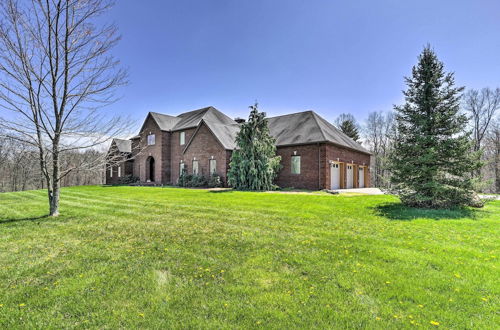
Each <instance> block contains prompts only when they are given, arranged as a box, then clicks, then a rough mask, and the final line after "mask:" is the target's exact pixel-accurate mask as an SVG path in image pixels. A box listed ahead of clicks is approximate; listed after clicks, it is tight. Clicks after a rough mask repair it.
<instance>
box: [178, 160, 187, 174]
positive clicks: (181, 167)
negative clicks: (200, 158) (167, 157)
mask: <svg viewBox="0 0 500 330" xmlns="http://www.w3.org/2000/svg"><path fill="white" fill-rule="evenodd" d="M185 169H186V164H185V163H181V164H180V166H179V175H182V174H183V173H184V171H185Z"/></svg>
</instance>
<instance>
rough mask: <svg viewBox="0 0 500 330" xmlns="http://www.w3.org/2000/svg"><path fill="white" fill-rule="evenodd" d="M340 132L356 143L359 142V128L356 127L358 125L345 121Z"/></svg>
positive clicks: (341, 124)
mask: <svg viewBox="0 0 500 330" xmlns="http://www.w3.org/2000/svg"><path fill="white" fill-rule="evenodd" d="M339 128H340V130H341V131H342V132H344V134H345V135H347V136H348V137H350V138H351V139H353V140H354V141H356V142H358V140H359V131H358V128H357V127H356V124H355V123H354V122H353V121H352V120H350V119H347V120H344V121H343V122H342V123H340V127H339Z"/></svg>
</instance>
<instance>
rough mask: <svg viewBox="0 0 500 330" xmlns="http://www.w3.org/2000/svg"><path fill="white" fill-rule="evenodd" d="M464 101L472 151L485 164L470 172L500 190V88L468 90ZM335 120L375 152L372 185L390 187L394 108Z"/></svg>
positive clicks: (487, 187)
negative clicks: (363, 118) (479, 154)
mask: <svg viewBox="0 0 500 330" xmlns="http://www.w3.org/2000/svg"><path fill="white" fill-rule="evenodd" d="M462 102H463V103H462V104H463V106H462V111H463V112H464V113H465V114H466V115H467V116H468V118H469V127H468V130H469V131H470V133H471V134H470V137H471V151H482V161H483V164H484V165H483V167H482V169H481V171H480V172H478V173H471V175H472V176H474V177H475V178H476V179H477V181H478V183H477V185H478V186H477V189H478V190H479V191H481V192H485V193H500V88H497V89H491V88H484V89H481V90H473V89H472V90H469V91H467V92H466V93H465V94H464V95H463V97H462ZM335 124H336V125H337V127H338V128H340V129H341V130H342V131H343V132H344V133H346V134H347V135H348V136H350V137H352V138H353V139H354V140H356V141H360V140H362V144H363V145H364V146H365V147H366V148H367V149H368V150H370V151H371V152H372V153H373V156H372V159H371V173H370V174H371V182H372V186H375V187H380V188H385V189H390V188H391V187H390V181H389V177H390V172H389V170H388V157H389V153H390V152H391V150H392V145H393V141H394V134H395V126H394V125H395V120H394V114H393V112H392V111H385V112H384V111H378V112H372V113H370V114H369V115H368V118H367V120H366V121H365V122H363V123H358V122H357V121H356V120H355V118H354V116H352V115H350V114H341V115H340V116H339V117H338V118H337V119H336V120H335Z"/></svg>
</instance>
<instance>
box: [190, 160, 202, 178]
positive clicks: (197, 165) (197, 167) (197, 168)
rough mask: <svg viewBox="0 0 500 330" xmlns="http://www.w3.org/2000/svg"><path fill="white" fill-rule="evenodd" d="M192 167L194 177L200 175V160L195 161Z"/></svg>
mask: <svg viewBox="0 0 500 330" xmlns="http://www.w3.org/2000/svg"><path fill="white" fill-rule="evenodd" d="M194 163H196V172H195V171H194V169H195V167H194ZM191 166H193V175H198V172H199V171H200V163H199V162H198V160H195V159H193V162H192V165H191Z"/></svg>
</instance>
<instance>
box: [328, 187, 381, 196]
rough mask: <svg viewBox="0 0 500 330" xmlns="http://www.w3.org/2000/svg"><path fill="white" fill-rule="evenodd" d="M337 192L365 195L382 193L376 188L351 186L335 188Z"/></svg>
mask: <svg viewBox="0 0 500 330" xmlns="http://www.w3.org/2000/svg"><path fill="white" fill-rule="evenodd" d="M336 191H338V192H339V194H345V193H361V194H367V195H383V194H384V193H383V192H382V191H381V190H380V189H378V188H353V189H339V190H336Z"/></svg>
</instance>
